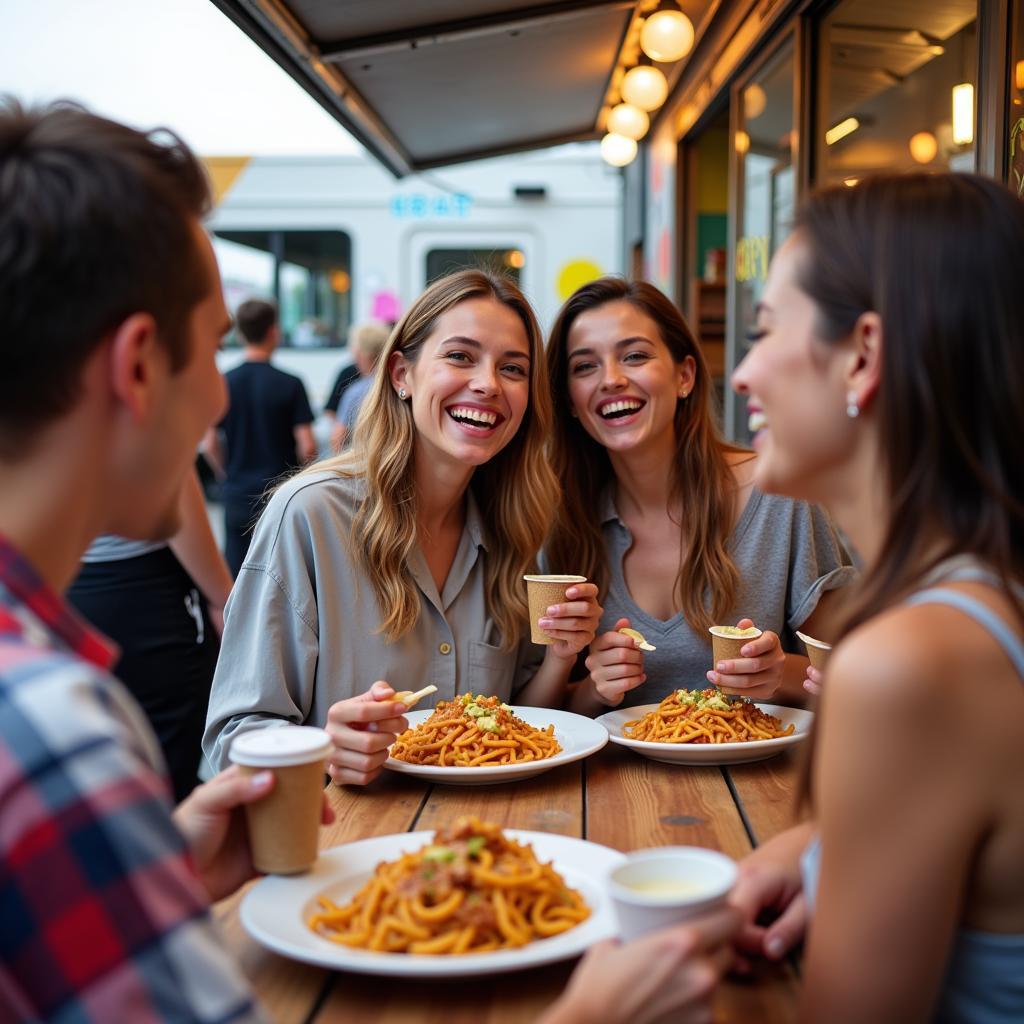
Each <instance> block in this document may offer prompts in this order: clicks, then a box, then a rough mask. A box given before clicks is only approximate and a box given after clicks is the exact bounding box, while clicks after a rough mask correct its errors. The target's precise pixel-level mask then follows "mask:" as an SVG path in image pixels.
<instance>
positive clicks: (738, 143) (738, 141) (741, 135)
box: [733, 131, 750, 156]
mask: <svg viewBox="0 0 1024 1024" xmlns="http://www.w3.org/2000/svg"><path fill="white" fill-rule="evenodd" d="M733 145H734V146H735V147H736V152H737V153H739V155H740V156H743V154H744V153H746V152H747V150H748V149H750V136H749V135H748V134H747V133H746V132H743V131H740V132H737V133H736V138H735V139H733Z"/></svg>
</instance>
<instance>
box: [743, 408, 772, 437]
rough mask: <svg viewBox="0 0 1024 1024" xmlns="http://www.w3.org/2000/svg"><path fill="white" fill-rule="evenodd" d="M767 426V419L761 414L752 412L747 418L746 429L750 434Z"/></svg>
mask: <svg viewBox="0 0 1024 1024" xmlns="http://www.w3.org/2000/svg"><path fill="white" fill-rule="evenodd" d="M767 426H768V417H767V416H765V414H764V413H763V412H760V411H758V412H752V413H751V414H750V416H749V417H748V418H747V427H748V429H749V430H750V432H751V433H752V434H756V433H757V432H758V431H759V430H763V429H764V428H765V427H767Z"/></svg>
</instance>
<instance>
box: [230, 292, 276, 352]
mask: <svg viewBox="0 0 1024 1024" xmlns="http://www.w3.org/2000/svg"><path fill="white" fill-rule="evenodd" d="M276 323H277V307H276V306H275V305H274V304H273V303H272V302H267V301H266V300H265V299H246V300H245V302H243V303H242V304H241V305H240V306H239V307H238V309H236V310H235V325H236V326H237V327H238V333H239V334H240V335H241V336H242V338H243V339H244V340H245V341H246V342H247V343H248V344H250V345H262V344H263V343H264V342H265V341H266V340H267V334H268V333H269V332H270V329H271V327H273V326H274V324H276Z"/></svg>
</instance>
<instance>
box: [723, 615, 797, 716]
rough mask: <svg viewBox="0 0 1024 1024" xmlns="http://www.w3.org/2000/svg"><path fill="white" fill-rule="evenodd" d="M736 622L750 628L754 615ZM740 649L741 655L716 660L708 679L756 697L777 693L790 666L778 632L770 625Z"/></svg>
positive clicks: (768, 696)
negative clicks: (787, 665)
mask: <svg viewBox="0 0 1024 1024" xmlns="http://www.w3.org/2000/svg"><path fill="white" fill-rule="evenodd" d="M736 626H737V628H738V629H750V628H752V627H753V626H754V623H753V621H752V620H750V619H740V621H739V622H738V623H736ZM740 653H741V657H739V658H731V659H729V660H728V661H716V663H715V667H714V669H712V670H711V671H710V672H708V674H707V678H708V682H709V683H712V684H713V685H715V686H717V687H719V688H720V689H721V690H723V691H724V692H726V693H732V694H739V695H740V696H743V697H750V698H751V699H752V700H768V699H769V698H771V697H774V696H775V694H776V693H777V692H778V690H779V687H780V686H782V674H783V670H784V669H785V667H786V654H785V652H784V651H783V650H782V642H781V641H780V640H779V637H778V634H777V633H773V632H772V631H771V630H770V629H766V630H764V632H762V633H761V635H760V636H756V637H753V638H751V639H750V640H748V641H747V642H746V643H745V644H744V645H743V648H742V650H741V652H740Z"/></svg>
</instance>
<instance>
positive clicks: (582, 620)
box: [538, 583, 604, 658]
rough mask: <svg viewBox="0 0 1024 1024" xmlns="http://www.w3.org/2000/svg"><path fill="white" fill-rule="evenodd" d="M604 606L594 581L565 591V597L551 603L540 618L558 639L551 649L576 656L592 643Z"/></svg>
mask: <svg viewBox="0 0 1024 1024" xmlns="http://www.w3.org/2000/svg"><path fill="white" fill-rule="evenodd" d="M603 614H604V609H603V608H602V607H601V606H600V605H599V604H598V603H597V587H596V586H595V584H593V583H574V584H573V585H572V586H570V587H568V588H567V589H566V591H565V601H564V602H563V603H560V604H553V605H549V606H548V607H547V608H546V609H545V612H544V614H543V615H542V616H541V617H540V619H539V620H538V622H539V625H540V628H541V629H543V630H544V632H545V633H546V634H547V635H548V636H550V637H551V638H552V639H553V640H554V643H552V644H551V646H550V649H551V651H552V653H553V654H555V655H557V656H558V657H559V658H575V657H576V655H577V654H579V653H580V651H582V650H584V649H585V648H586V647H588V646H590V644H591V643H592V642H593V640H594V637H595V636H596V635H597V625H598V623H599V622H600V621H601V616H602V615H603Z"/></svg>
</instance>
